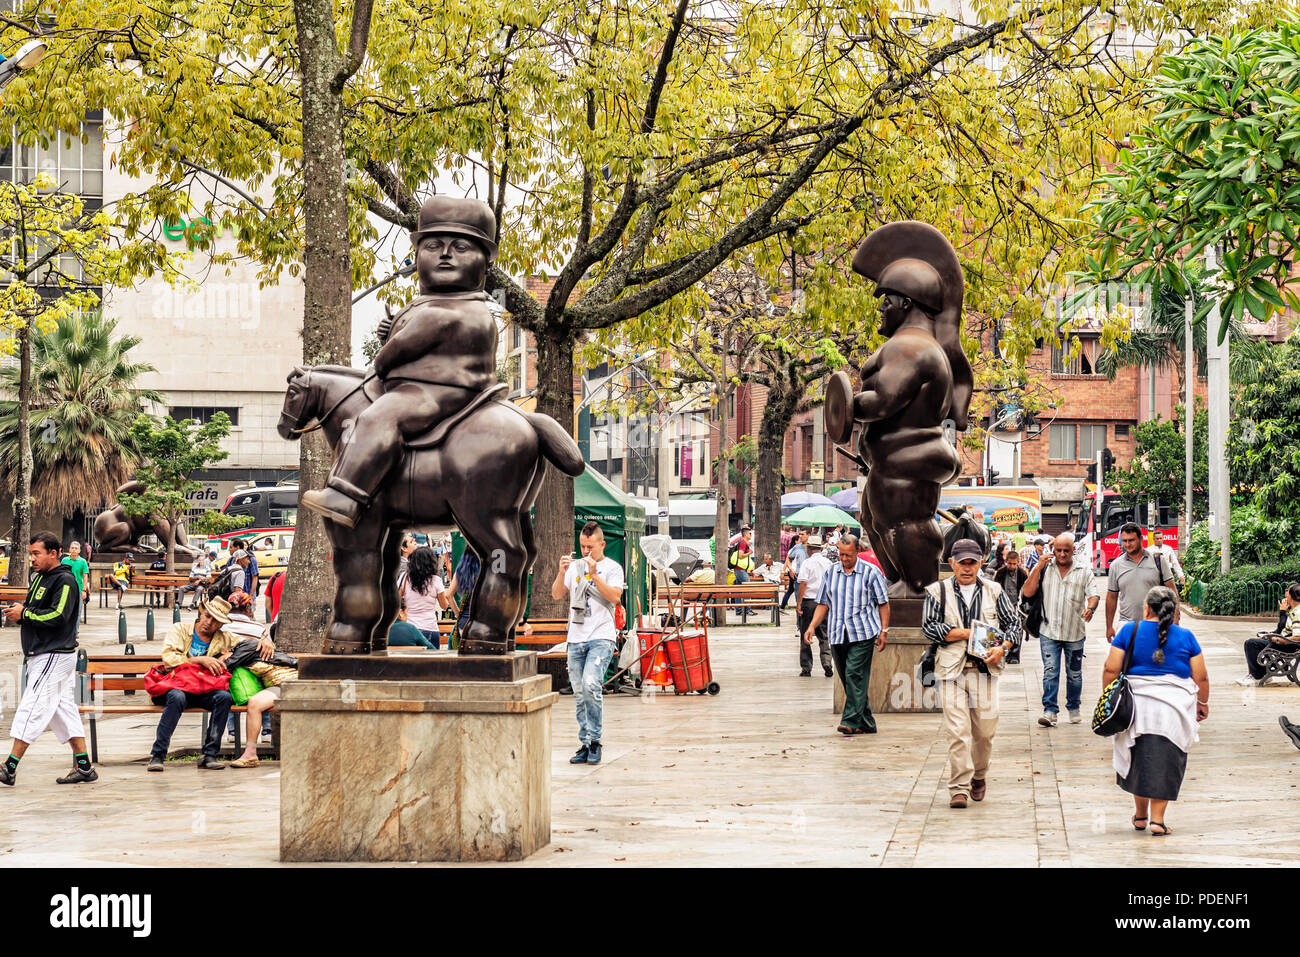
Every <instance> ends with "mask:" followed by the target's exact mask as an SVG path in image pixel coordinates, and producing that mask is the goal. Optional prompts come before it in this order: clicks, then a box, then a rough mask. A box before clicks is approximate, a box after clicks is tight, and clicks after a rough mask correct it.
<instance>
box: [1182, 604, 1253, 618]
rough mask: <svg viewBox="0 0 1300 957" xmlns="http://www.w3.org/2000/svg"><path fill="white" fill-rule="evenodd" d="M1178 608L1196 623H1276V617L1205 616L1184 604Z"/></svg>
mask: <svg viewBox="0 0 1300 957" xmlns="http://www.w3.org/2000/svg"><path fill="white" fill-rule="evenodd" d="M1178 607H1179V608H1180V609H1181V610H1182V612H1183V614H1185V615H1187V616H1189V617H1191V618H1195V619H1196V620H1197V621H1242V622H1250V621H1274V622H1275V621H1277V615H1205V614H1202V613H1201V612H1199V611H1197V610H1196V609H1195V608H1193V607H1192V606H1191V605H1189V604H1187V603H1186V602H1179V603H1178Z"/></svg>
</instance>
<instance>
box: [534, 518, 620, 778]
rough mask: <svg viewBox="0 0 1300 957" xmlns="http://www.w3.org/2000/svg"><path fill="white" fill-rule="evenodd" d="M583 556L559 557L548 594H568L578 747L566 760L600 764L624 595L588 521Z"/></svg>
mask: <svg viewBox="0 0 1300 957" xmlns="http://www.w3.org/2000/svg"><path fill="white" fill-rule="evenodd" d="M578 545H579V547H580V549H581V550H582V557H581V558H579V559H576V560H575V559H574V558H573V557H572V556H571V555H562V556H561V557H560V570H559V573H558V574H556V576H555V581H553V582H552V583H551V597H552V598H554V599H557V600H558V599H561V598H563V597H564V596H565V595H566V594H567V595H568V596H569V634H568V639H567V642H568V648H569V683H570V684H571V685H573V703H574V706H575V707H576V709H577V715H578V744H579V745H580V747H579V748H578V751H577V753H576V754H574V756H573V757H571V758H569V763H570V764H599V763H600V735H601V721H602V719H603V717H604V698H603V696H602V694H601V691H602V689H603V688H604V686H605V669H607V668H608V667H609V662H610V659H611V658H613V657H614V650H615V648H616V647H617V639H618V629H617V628H615V627H614V608H615V606H616V605H617V604H618V602H619V599H620V598H621V597H622V595H623V568H622V566H620V565H619V563H618V562H616V561H614V559H612V558H606V557H605V533H604V532H602V531H601V529H600V526H599V525H597V524H596V523H595V522H588V523H587V524H586V525H584V526H583V527H582V532H581V534H579V536H578Z"/></svg>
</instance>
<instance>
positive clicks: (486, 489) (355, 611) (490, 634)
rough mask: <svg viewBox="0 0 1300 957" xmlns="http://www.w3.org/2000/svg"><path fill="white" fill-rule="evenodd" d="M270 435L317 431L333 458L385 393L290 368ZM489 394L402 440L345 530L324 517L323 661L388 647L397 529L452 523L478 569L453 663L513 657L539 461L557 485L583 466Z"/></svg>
mask: <svg viewBox="0 0 1300 957" xmlns="http://www.w3.org/2000/svg"><path fill="white" fill-rule="evenodd" d="M288 382H289V388H288V391H287V392H286V394H285V398H284V408H283V410H282V411H281V414H280V422H279V425H278V431H279V433H280V435H281V436H282V437H283V438H286V439H294V438H298V437H300V436H301V435H303V434H304V433H306V432H309V431H313V430H315V429H317V428H319V429H320V430H321V431H322V432H323V433H324V435H325V437H326V439H327V441H328V442H329V445H330V448H331V449H332V450H334V452H335V454H336V455H337V453H338V449H339V445H340V443H341V442H342V440H343V439H344V438H345V437H346V436H348V434H349V433H350V431H351V430H352V428H353V423H355V421H356V419H357V417H358V416H359V415H360V414H361V413H362V412H363V411H365V410H366V409H367V408H369V407H370V406H371V404H372V403H374V402H375V401H376V399H378V398H379V396H381V395H382V394H383V386H382V384H381V383H379V382H378V381H377V380H376V378H375V377H374V375H373V374H371V375H367V374H366V373H364V372H362V371H360V370H357V369H351V368H347V367H345V366H314V367H311V368H306V369H304V368H301V367H299V368H295V369H294V371H293V372H292V373H291V374H290V375H289V378H288ZM503 390H504V387H498V388H493V389H489V390H487V391H486V392H484V393H482V394H480V395H479V396H478V398H476V399H475V400H474V401H473V402H471V403H470V404H469V405H468V406H466V408H464V409H463V410H461V411H460V412H459V413H458V414H456V415H454V416H452V417H450V418H449V419H448V420H447V421H445V422H443V423H441V424H440V425H437V426H435V427H434V428H432V429H431V430H429V431H428V432H427V433H426V434H424V435H421V436H417V437H414V438H412V439H409V440H407V441H406V442H405V444H404V447H403V449H402V454H401V459H400V461H399V462H398V463H397V464H396V465H395V466H394V468H393V470H392V473H391V476H392V477H391V479H390V480H389V481H388V483H387V485H386V487H385V488H384V489H382V490H381V491H380V492H379V493H378V494H377V495H376V496H375V498H374V501H373V502H372V503H371V505H370V507H369V508H367V509H366V510H365V512H364V513H363V514H362V515H361V517H360V519H359V520H358V521H357V523H356V525H355V527H352V528H349V527H347V526H346V525H344V524H342V523H340V522H336V521H332V520H330V519H328V518H326V519H324V521H325V528H326V532H327V533H328V535H329V538H330V543H331V544H332V545H333V565H334V574H335V579H336V591H335V594H334V614H333V618H332V619H331V621H330V625H329V630H328V632H327V633H326V637H325V643H324V649H323V650H324V652H325V653H326V654H368V653H369V652H371V651H372V650H373V651H379V650H382V649H384V648H385V647H387V635H388V626H389V625H391V624H392V622H393V619H394V618H396V617H397V611H398V605H399V596H398V591H397V570H398V565H399V559H400V555H399V547H400V544H401V534H402V530H403V529H406V528H410V527H412V526H417V525H447V524H452V523H454V524H455V525H456V526H458V527H459V528H460V531H461V533H462V534H463V535H464V536H465V540H466V541H467V542H468V543H469V546H470V547H471V548H472V549H473V550H474V552H475V553H476V554H477V555H478V556H479V558H480V560H481V562H482V569H481V571H480V572H479V576H478V580H477V581H476V582H475V585H474V590H473V593H472V594H471V596H470V599H469V614H470V625H469V627H468V628H467V629H466V631H465V633H464V634H463V635H461V636H460V646H459V650H460V653H461V654H504V653H507V652H509V651H513V650H514V646H515V624H516V622H517V621H518V620H519V618H520V616H521V614H522V612H523V608H524V592H525V588H526V587H527V581H528V573H529V571H530V570H531V569H532V566H533V562H534V560H535V559H536V557H537V549H536V546H535V545H534V542H533V526H532V519H531V517H530V514H529V512H530V509H531V508H532V505H533V502H534V501H535V500H536V498H537V493H538V490H539V489H540V488H541V484H542V476H543V472H544V468H545V467H544V464H543V459H545V460H546V461H549V462H551V463H552V464H553V465H555V467H556V468H558V469H559V470H560V471H561V472H563V473H565V474H566V475H573V476H576V475H580V474H581V473H582V471H583V469H584V467H585V465H584V463H583V460H582V454H581V452H580V451H579V449H578V445H577V443H576V442H574V440H573V438H572V437H571V436H569V435H568V434H567V433H566V432H565V431H564V430H563V428H561V427H560V425H559V424H558V423H557V422H556V421H555V420H554V419H552V418H550V417H549V416H545V415H540V414H537V413H529V412H525V411H523V410H522V409H520V408H519V407H517V406H515V405H513V404H511V403H509V402H505V401H501V400H500V399H499V398H497V396H498V395H499V393H500V392H501V391H503Z"/></svg>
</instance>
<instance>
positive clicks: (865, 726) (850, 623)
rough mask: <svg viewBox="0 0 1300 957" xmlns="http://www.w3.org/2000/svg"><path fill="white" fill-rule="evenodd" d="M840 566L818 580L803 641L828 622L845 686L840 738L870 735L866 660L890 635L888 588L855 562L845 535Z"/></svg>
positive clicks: (853, 538) (852, 538)
mask: <svg viewBox="0 0 1300 957" xmlns="http://www.w3.org/2000/svg"><path fill="white" fill-rule="evenodd" d="M837 546H838V549H839V554H840V562H839V564H838V565H835V566H833V567H832V568H831V569H830V570H829V571H828V572H826V574H825V576H824V577H823V578H822V584H821V590H820V591H819V592H818V595H817V609H816V611H814V612H813V616H812V621H810V622H809V623H808V627H807V628H806V629H805V630H804V636H803V640H804V642H805V643H807V644H808V645H811V644H812V643H813V642H814V641H816V640H817V628H818V626H820V625H821V623H822V622H823V621H828V625H827V628H826V632H827V634H828V636H829V637H830V643H831V657H832V658H833V659H834V661H835V667H836V670H838V671H839V673H840V680H841V681H843V682H844V713H843V714H842V715H840V724H839V727H837V728H836V729H835V730H836V731H839V732H840V733H841V734H875V733H876V719H875V717H874V716H873V715H872V714H871V705H870V703H869V702H868V700H867V687H868V685H869V684H870V683H871V658H872V655H873V654H874V652H875V651H879V650H883V649H884V647H885V640H886V636H887V635H888V634H889V591H888V588H889V585H888V583H887V582H886V581H885V576H884V575H883V574H881V572H880V569H878V568H876V566H874V565H872V564H871V563H870V562H867V561H864V560H863V559H861V558H859V557H858V551H859V549H860V544H859V542H858V536H857V535H855V534H851V533H849V532H845V533H844V534H843V535H841V536H840V539H839V542H838V543H837Z"/></svg>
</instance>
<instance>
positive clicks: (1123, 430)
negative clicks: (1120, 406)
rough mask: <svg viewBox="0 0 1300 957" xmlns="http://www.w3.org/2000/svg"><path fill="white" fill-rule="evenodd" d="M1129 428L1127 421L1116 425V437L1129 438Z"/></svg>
mask: <svg viewBox="0 0 1300 957" xmlns="http://www.w3.org/2000/svg"><path fill="white" fill-rule="evenodd" d="M1128 430H1129V427H1128V423H1126V422H1125V423H1120V424H1118V425H1116V426H1115V438H1117V439H1127V438H1128Z"/></svg>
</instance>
